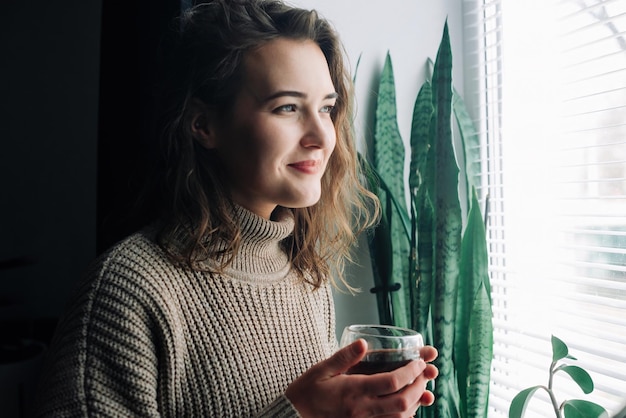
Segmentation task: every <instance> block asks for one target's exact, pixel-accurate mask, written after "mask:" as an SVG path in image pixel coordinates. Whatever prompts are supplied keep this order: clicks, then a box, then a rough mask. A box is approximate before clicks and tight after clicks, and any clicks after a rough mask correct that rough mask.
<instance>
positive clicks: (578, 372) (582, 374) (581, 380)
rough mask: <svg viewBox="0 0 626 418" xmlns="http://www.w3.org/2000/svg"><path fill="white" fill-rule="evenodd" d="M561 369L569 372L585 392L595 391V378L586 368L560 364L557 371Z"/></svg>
mask: <svg viewBox="0 0 626 418" xmlns="http://www.w3.org/2000/svg"><path fill="white" fill-rule="evenodd" d="M559 370H560V371H564V372H565V373H567V374H569V375H570V377H571V378H572V379H574V382H576V384H577V385H578V386H579V387H580V388H581V389H582V391H583V392H584V393H585V394H588V393H591V392H593V380H592V379H591V376H589V373H587V371H585V370H584V369H582V368H580V367H578V366H559V367H557V368H556V370H555V372H557V371H559Z"/></svg>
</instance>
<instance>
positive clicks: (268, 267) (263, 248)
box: [225, 206, 295, 282]
mask: <svg viewBox="0 0 626 418" xmlns="http://www.w3.org/2000/svg"><path fill="white" fill-rule="evenodd" d="M275 215H276V216H274V217H275V218H276V220H269V219H265V218H263V217H261V216H258V215H256V214H255V213H253V212H250V211H249V210H247V209H245V208H243V207H241V206H235V208H234V216H235V218H236V219H237V220H238V222H239V224H240V226H241V246H240V247H239V251H238V252H237V254H236V255H235V257H234V258H233V260H232V263H231V264H230V265H229V266H228V268H227V269H225V273H227V274H228V275H231V276H233V277H235V278H237V279H243V280H254V281H255V282H258V281H265V282H267V281H274V280H278V279H280V278H282V277H284V276H285V275H286V274H287V273H288V272H289V270H290V261H289V257H288V255H287V254H286V253H285V251H284V250H283V247H282V245H281V242H282V241H283V240H284V239H285V238H287V237H289V236H290V235H291V234H292V233H293V229H294V223H295V222H294V218H293V213H292V212H291V211H290V210H288V209H284V208H278V209H277V212H276V213H275Z"/></svg>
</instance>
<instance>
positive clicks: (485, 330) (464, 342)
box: [454, 187, 493, 417]
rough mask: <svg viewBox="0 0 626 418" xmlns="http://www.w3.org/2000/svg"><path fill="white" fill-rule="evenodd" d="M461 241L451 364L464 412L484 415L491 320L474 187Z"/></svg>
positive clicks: (481, 227) (483, 240) (484, 249)
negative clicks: (454, 371) (453, 347)
mask: <svg viewBox="0 0 626 418" xmlns="http://www.w3.org/2000/svg"><path fill="white" fill-rule="evenodd" d="M471 191H472V193H471V196H472V202H471V203H472V204H471V207H470V213H469V216H468V224H467V227H466V228H465V233H464V235H463V241H462V243H461V276H460V280H459V289H458V299H457V313H456V320H455V332H456V335H455V343H454V344H455V349H454V353H455V354H454V364H455V367H456V371H457V375H458V380H459V393H460V396H461V402H462V404H464V407H463V408H462V409H464V410H466V411H467V416H470V417H484V416H485V415H486V410H487V409H486V408H487V398H488V394H489V378H490V372H491V359H492V355H493V323H492V311H491V295H490V289H491V286H490V284H489V273H488V261H487V260H488V259H487V241H486V235H485V227H484V224H483V221H482V215H481V212H480V208H479V205H478V198H477V196H476V190H475V189H474V188H473V187H472V189H471Z"/></svg>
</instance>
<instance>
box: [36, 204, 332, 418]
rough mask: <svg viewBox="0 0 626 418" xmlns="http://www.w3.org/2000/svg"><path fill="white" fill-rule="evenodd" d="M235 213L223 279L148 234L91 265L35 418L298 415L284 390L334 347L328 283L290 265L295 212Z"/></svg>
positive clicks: (52, 358)
mask: <svg viewBox="0 0 626 418" xmlns="http://www.w3.org/2000/svg"><path fill="white" fill-rule="evenodd" d="M237 213H238V214H239V215H240V217H241V220H242V232H243V245H242V247H241V251H240V253H239V254H238V255H237V257H236V258H235V260H234V262H233V264H232V266H231V267H230V268H229V269H228V270H227V271H226V273H225V274H224V275H221V276H215V275H213V276H211V275H210V274H208V273H205V272H192V271H189V270H182V269H180V268H177V267H175V266H174V265H172V264H171V263H170V262H169V261H168V260H167V259H166V257H165V256H164V254H163V252H162V251H161V249H160V248H159V247H158V246H157V245H156V244H155V243H154V240H153V238H152V237H151V236H150V234H149V233H147V232H141V233H137V234H135V235H132V236H130V237H129V238H127V239H125V240H124V241H122V242H120V243H119V244H117V245H116V246H115V247H113V248H112V249H111V250H109V251H108V252H107V253H106V254H104V255H103V256H101V257H100V258H99V259H98V260H97V262H96V263H95V264H94V265H93V267H92V268H91V269H90V271H89V274H88V275H87V280H85V281H83V282H82V284H81V286H80V287H79V289H78V291H77V293H76V294H75V296H74V297H73V299H72V302H71V305H70V307H69V310H68V311H67V313H66V314H65V315H64V317H63V318H62V319H61V322H60V324H59V328H58V330H57V333H56V335H55V337H54V340H53V342H52V346H51V349H50V351H49V356H48V359H47V363H46V367H45V370H44V374H43V377H42V379H41V384H40V391H39V399H38V410H37V414H36V415H37V416H50V417H76V416H115V417H144V416H152V417H154V416H162V417H220V418H221V417H250V416H263V417H297V416H298V413H297V411H296V410H295V409H294V408H293V406H292V405H291V403H290V402H289V400H288V399H287V398H286V397H285V396H284V394H283V393H284V390H285V388H286V387H287V385H288V384H289V383H291V382H292V381H293V380H294V379H295V378H296V377H298V376H299V375H300V374H302V373H303V372H304V371H305V370H307V369H308V368H309V367H310V366H311V365H313V364H315V363H317V362H318V361H320V360H323V359H325V358H327V357H329V356H330V355H332V353H333V352H334V351H335V349H336V340H335V324H334V311H333V302H332V295H331V291H330V287H329V286H328V285H326V286H322V287H321V288H320V289H319V290H316V291H314V290H312V287H311V286H310V285H306V284H303V283H301V281H299V280H298V279H297V278H296V276H295V274H294V273H293V272H292V271H291V270H290V263H289V261H288V259H287V256H286V255H285V253H284V252H283V251H282V250H281V249H280V245H279V243H280V241H281V240H282V239H284V238H286V237H287V236H288V235H289V234H291V233H292V231H293V226H294V223H293V218H292V217H291V216H287V217H286V218H285V219H283V220H281V221H279V222H273V221H269V220H266V219H263V218H260V217H258V216H256V215H254V214H252V213H250V212H248V211H246V210H244V209H242V208H238V210H237Z"/></svg>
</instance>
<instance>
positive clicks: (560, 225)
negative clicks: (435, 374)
mask: <svg viewBox="0 0 626 418" xmlns="http://www.w3.org/2000/svg"><path fill="white" fill-rule="evenodd" d="M463 7H464V23H465V25H464V26H465V31H464V36H465V45H464V50H465V60H464V61H465V63H466V68H465V73H466V79H465V86H466V91H465V96H466V102H467V103H468V105H469V107H470V113H471V114H472V115H473V116H474V118H475V124H476V126H477V127H478V129H479V133H480V136H481V141H482V147H483V154H482V155H483V169H484V173H483V176H482V177H483V178H482V180H483V186H482V187H481V196H485V195H486V194H487V193H488V194H489V195H490V196H491V200H492V203H491V207H490V216H489V223H488V240H489V253H490V277H491V280H492V286H493V295H492V296H493V303H494V326H495V335H494V338H495V343H494V359H493V370H492V385H491V394H490V408H489V416H490V417H506V416H508V408H509V406H510V402H511V400H512V398H513V396H515V394H517V392H519V391H520V390H521V389H524V388H526V387H529V386H535V385H538V384H547V376H548V372H547V371H548V367H549V365H550V361H551V346H550V336H551V334H554V335H556V336H557V337H559V338H561V339H563V340H564V341H565V342H566V343H567V344H568V345H569V347H570V350H571V352H572V354H573V355H575V356H576V357H577V358H578V359H579V361H578V362H576V363H575V364H577V365H580V366H583V367H585V368H586V369H587V370H589V371H590V373H591V375H592V378H593V379H594V381H595V383H596V390H595V391H594V393H593V394H592V395H590V396H585V395H583V394H582V392H581V391H580V389H578V388H577V387H576V386H574V385H573V384H571V383H570V382H569V380H568V379H564V378H561V379H558V378H557V380H556V382H555V385H556V388H557V389H558V390H557V397H558V398H559V399H560V400H563V399H566V398H578V399H581V398H582V399H588V400H591V401H594V402H597V403H599V404H601V405H603V406H605V407H606V408H607V409H609V411H616V410H617V409H618V408H619V407H620V406H621V403H622V402H626V357H625V356H626V154H625V153H626V131H625V129H626V49H625V45H626V42H625V41H624V38H625V35H624V30H625V29H626V24H625V23H626V22H625V19H626V0H613V1H604V2H601V1H594V0H587V1H582V0H567V1H555V0H552V1H546V0H526V1H524V2H516V1H488V0H465V1H464V2H463ZM529 409H530V410H529V411H528V412H527V415H526V417H527V418H530V417H532V416H536V417H545V416H550V413H551V412H550V411H551V409H550V406H549V404H548V400H547V398H546V397H543V399H541V398H539V399H537V400H533V401H532V402H531V404H530V407H529Z"/></svg>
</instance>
